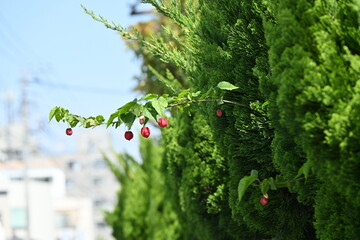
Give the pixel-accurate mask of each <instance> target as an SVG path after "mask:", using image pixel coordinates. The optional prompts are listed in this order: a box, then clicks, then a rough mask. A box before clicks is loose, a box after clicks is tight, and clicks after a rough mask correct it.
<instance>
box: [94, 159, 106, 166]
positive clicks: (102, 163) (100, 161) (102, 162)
mask: <svg viewBox="0 0 360 240" xmlns="http://www.w3.org/2000/svg"><path fill="white" fill-rule="evenodd" d="M104 167H106V162H105V160H104V159H97V160H95V161H94V168H104Z"/></svg>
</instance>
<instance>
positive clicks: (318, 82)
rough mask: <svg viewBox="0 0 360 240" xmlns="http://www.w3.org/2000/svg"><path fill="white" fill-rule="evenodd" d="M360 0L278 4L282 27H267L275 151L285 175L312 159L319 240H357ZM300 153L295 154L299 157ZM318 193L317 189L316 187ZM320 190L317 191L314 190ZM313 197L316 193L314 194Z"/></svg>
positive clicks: (359, 227)
mask: <svg viewBox="0 0 360 240" xmlns="http://www.w3.org/2000/svg"><path fill="white" fill-rule="evenodd" d="M359 6H360V5H359V2H358V1H296V3H295V2H294V1H289V0H286V1H280V2H279V5H277V6H276V9H278V10H277V14H276V22H277V24H275V25H273V26H271V27H270V26H269V27H268V28H267V33H268V44H269V46H270V58H269V59H270V65H271V70H272V76H271V79H270V82H271V83H270V84H273V86H274V87H275V88H276V91H273V92H269V93H268V94H269V96H270V97H271V100H272V104H273V105H274V106H273V108H272V116H273V119H274V120H275V121H276V124H277V126H279V128H278V129H279V131H278V132H277V134H276V135H275V139H274V142H275V143H277V144H274V151H275V152H278V153H279V154H278V155H280V153H281V152H287V151H289V148H287V145H286V144H287V142H288V143H289V145H290V146H292V148H290V150H291V152H292V153H296V152H297V154H293V156H294V157H293V158H292V159H294V161H293V164H291V163H290V162H289V159H287V158H284V159H281V158H277V159H275V162H276V163H277V164H278V166H279V169H280V171H281V172H284V173H285V172H290V169H291V168H292V167H294V166H297V167H298V166H299V165H300V163H301V162H304V161H309V162H310V163H311V164H312V165H313V170H314V173H315V177H316V179H315V180H316V182H317V184H316V185H318V186H317V187H315V192H314V189H313V188H312V187H311V184H310V186H309V185H306V186H305V187H307V191H303V192H304V194H307V195H308V197H305V196H303V198H310V197H312V196H313V195H316V197H315V218H316V220H315V227H316V231H317V236H318V238H319V239H358V236H359V229H360V225H359V224H360V222H359V221H357V220H355V219H359V214H360V211H359V210H360V209H359V206H360V201H359V200H360V198H359V187H360V185H359V174H358V170H359V169H360V162H359V160H358V159H359V138H360V137H359V136H360V135H359V134H357V133H358V130H359V124H358V122H357V121H356V120H357V119H358V118H359V106H358V103H359V102H358V100H359V80H358V79H359V63H360V58H359V53H360V47H359V46H360V38H359ZM294 150H296V151H294ZM318 188H319V189H318ZM316 189H318V190H316ZM311 191H313V192H312V193H311Z"/></svg>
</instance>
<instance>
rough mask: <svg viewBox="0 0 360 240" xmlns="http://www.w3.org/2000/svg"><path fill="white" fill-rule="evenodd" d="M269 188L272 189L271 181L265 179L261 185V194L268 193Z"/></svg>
mask: <svg viewBox="0 0 360 240" xmlns="http://www.w3.org/2000/svg"><path fill="white" fill-rule="evenodd" d="M269 187H270V181H269V179H267V178H265V179H264V180H262V182H261V184H260V188H261V193H262V194H265V193H267V192H268V191H269Z"/></svg>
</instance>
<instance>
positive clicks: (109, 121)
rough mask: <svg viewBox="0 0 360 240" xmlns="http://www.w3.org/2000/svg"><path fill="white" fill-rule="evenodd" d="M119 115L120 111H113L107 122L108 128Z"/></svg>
mask: <svg viewBox="0 0 360 240" xmlns="http://www.w3.org/2000/svg"><path fill="white" fill-rule="evenodd" d="M117 117H119V111H116V112H114V113H112V114H111V115H110V117H109V120H108V121H107V123H106V127H107V128H108V127H109V126H110V125H111V124H112V122H113V121H114V119H115V118H117Z"/></svg>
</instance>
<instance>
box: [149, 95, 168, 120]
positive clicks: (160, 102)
mask: <svg viewBox="0 0 360 240" xmlns="http://www.w3.org/2000/svg"><path fill="white" fill-rule="evenodd" d="M151 104H152V106H153V107H154V109H155V110H156V112H157V113H158V114H159V115H160V116H164V115H165V109H166V107H167V105H168V102H167V101H166V99H165V98H163V97H159V99H154V100H153V101H152V102H151Z"/></svg>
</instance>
